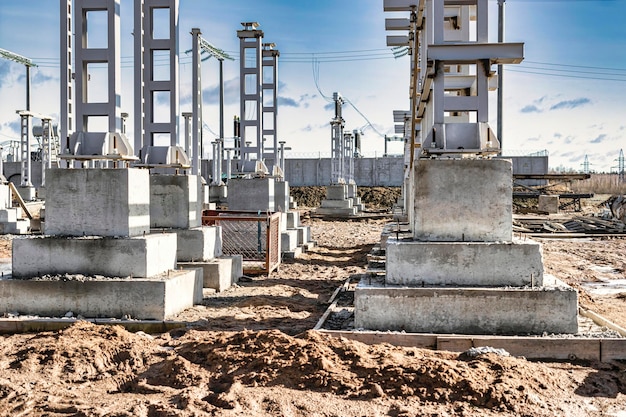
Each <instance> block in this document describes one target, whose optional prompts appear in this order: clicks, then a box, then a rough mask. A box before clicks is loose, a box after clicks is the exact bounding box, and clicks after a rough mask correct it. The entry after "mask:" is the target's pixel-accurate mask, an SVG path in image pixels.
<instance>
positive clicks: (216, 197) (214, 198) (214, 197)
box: [206, 185, 228, 203]
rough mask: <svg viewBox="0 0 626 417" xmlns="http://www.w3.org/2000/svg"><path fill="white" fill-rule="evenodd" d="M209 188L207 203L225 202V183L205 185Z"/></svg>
mask: <svg viewBox="0 0 626 417" xmlns="http://www.w3.org/2000/svg"><path fill="white" fill-rule="evenodd" d="M206 187H207V188H208V190H209V201H208V202H209V203H226V201H227V199H228V187H227V186H226V185H207V186H206Z"/></svg>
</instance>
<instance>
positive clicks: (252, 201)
mask: <svg viewBox="0 0 626 417" xmlns="http://www.w3.org/2000/svg"><path fill="white" fill-rule="evenodd" d="M275 182H276V180H275V179H274V178H250V179H244V178H231V179H230V180H229V181H228V183H229V184H228V209H229V210H252V211H258V210H261V212H266V211H275V207H276V206H275V203H274V184H275Z"/></svg>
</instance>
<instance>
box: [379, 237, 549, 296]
mask: <svg viewBox="0 0 626 417" xmlns="http://www.w3.org/2000/svg"><path fill="white" fill-rule="evenodd" d="M386 248H387V276H386V282H387V284H397V285H408V286H421V285H441V286H460V287H465V286H476V287H489V286H514V287H523V286H537V287H541V286H542V285H543V264H542V254H541V246H540V245H539V243H537V242H533V241H530V240H525V241H516V242H507V243H499V242H498V243H497V242H416V241H413V240H409V239H396V238H395V237H389V238H388V239H387V242H386Z"/></svg>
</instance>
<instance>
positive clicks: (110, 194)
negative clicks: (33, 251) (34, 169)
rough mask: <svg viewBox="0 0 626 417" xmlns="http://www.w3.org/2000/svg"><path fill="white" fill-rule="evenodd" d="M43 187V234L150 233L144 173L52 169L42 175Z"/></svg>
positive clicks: (127, 234) (148, 194)
mask: <svg viewBox="0 0 626 417" xmlns="http://www.w3.org/2000/svg"><path fill="white" fill-rule="evenodd" d="M46 187H48V194H49V195H48V198H47V200H46V233H47V234H50V235H62V236H110V237H129V236H141V235H143V234H147V233H150V175H149V173H148V171H147V170H141V169H135V168H128V169H62V168H52V169H49V170H47V171H46Z"/></svg>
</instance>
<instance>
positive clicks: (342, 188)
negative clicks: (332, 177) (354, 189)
mask: <svg viewBox="0 0 626 417" xmlns="http://www.w3.org/2000/svg"><path fill="white" fill-rule="evenodd" d="M347 198H348V186H347V185H346V184H336V185H329V186H327V187H326V199H327V200H346V199H347Z"/></svg>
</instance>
